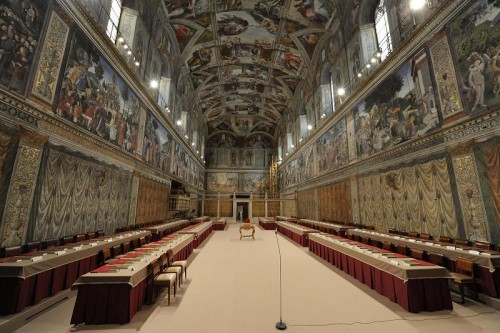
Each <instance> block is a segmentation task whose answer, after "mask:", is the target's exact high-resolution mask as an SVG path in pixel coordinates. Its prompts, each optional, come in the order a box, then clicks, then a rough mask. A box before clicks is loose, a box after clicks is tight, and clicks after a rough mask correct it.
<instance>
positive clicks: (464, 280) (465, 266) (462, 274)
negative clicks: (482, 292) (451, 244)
mask: <svg viewBox="0 0 500 333" xmlns="http://www.w3.org/2000/svg"><path fill="white" fill-rule="evenodd" d="M455 270H456V272H450V275H451V277H452V278H453V280H452V281H451V282H452V283H453V284H455V285H457V286H458V288H459V289H460V296H461V297H462V304H464V303H465V297H464V287H465V286H472V289H474V293H475V294H476V296H477V291H476V280H475V278H474V261H472V260H469V259H465V258H461V257H458V258H457V259H456V261H455Z"/></svg>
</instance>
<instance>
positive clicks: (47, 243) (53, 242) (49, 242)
mask: <svg viewBox="0 0 500 333" xmlns="http://www.w3.org/2000/svg"><path fill="white" fill-rule="evenodd" d="M56 246H57V239H55V238H52V239H46V240H44V241H43V242H42V250H46V249H50V248H52V247H56Z"/></svg>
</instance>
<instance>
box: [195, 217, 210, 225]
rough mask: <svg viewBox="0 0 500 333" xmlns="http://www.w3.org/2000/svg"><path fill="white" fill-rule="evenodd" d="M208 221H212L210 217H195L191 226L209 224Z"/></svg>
mask: <svg viewBox="0 0 500 333" xmlns="http://www.w3.org/2000/svg"><path fill="white" fill-rule="evenodd" d="M208 221H210V216H200V217H194V218H192V219H191V224H198V223H201V222H208Z"/></svg>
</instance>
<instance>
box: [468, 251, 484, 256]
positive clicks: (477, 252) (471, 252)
mask: <svg viewBox="0 0 500 333" xmlns="http://www.w3.org/2000/svg"><path fill="white" fill-rule="evenodd" d="M469 253H470V254H477V255H479V254H480V253H481V252H479V251H476V250H469Z"/></svg>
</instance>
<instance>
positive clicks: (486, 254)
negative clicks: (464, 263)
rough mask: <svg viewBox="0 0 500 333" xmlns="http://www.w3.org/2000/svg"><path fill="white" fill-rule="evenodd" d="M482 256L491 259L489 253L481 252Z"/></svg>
mask: <svg viewBox="0 0 500 333" xmlns="http://www.w3.org/2000/svg"><path fill="white" fill-rule="evenodd" d="M481 255H482V256H487V257H491V253H488V252H481Z"/></svg>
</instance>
